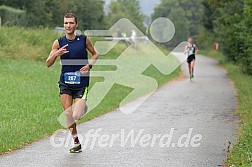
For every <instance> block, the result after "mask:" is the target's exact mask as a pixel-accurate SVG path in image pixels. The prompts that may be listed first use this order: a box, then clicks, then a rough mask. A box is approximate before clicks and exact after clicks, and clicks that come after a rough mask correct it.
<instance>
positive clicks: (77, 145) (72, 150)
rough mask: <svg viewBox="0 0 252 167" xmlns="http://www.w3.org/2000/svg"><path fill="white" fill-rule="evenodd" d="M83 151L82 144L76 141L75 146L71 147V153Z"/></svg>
mask: <svg viewBox="0 0 252 167" xmlns="http://www.w3.org/2000/svg"><path fill="white" fill-rule="evenodd" d="M80 152H82V151H81V144H80V143H75V144H74V147H73V148H71V149H70V153H80Z"/></svg>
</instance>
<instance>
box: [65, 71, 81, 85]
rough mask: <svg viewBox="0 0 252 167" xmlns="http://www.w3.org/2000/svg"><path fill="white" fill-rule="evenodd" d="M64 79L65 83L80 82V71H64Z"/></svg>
mask: <svg viewBox="0 0 252 167" xmlns="http://www.w3.org/2000/svg"><path fill="white" fill-rule="evenodd" d="M64 81H65V83H66V84H80V73H79V72H68V73H65V74H64Z"/></svg>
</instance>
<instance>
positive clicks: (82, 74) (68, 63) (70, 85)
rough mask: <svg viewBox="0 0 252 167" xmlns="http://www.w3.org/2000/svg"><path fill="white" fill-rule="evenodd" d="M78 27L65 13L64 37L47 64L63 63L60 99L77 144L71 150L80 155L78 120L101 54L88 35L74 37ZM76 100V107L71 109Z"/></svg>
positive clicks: (73, 16)
mask: <svg viewBox="0 0 252 167" xmlns="http://www.w3.org/2000/svg"><path fill="white" fill-rule="evenodd" d="M77 26H78V22H77V17H76V15H75V14H73V13H66V14H65V16H64V29H65V36H62V37H60V38H59V39H57V40H55V41H54V43H53V45H52V50H51V52H50V54H49V56H48V58H47V60H46V65H47V67H51V66H52V65H53V64H54V62H55V60H56V59H57V57H60V59H61V63H62V69H61V75H60V81H59V89H60V99H61V103H62V106H63V108H64V110H65V116H66V124H67V126H68V129H69V130H70V131H71V133H72V136H73V140H74V147H73V148H71V149H70V152H71V153H77V152H81V144H80V142H79V139H78V135H77V129H76V123H75V120H79V119H80V118H81V116H83V115H84V113H85V111H84V110H85V109H86V100H87V92H88V86H89V70H90V69H91V68H92V65H93V64H94V63H95V62H96V60H97V59H98V54H97V53H96V51H95V49H94V47H93V45H92V43H91V41H90V39H89V38H87V37H86V36H85V35H76V34H75V30H76V28H77ZM86 49H87V50H88V51H89V52H90V53H91V54H92V58H91V60H90V62H88V53H87V50H86ZM73 61H74V62H73ZM76 62H77V63H76ZM80 64H81V65H80ZM73 100H74V104H75V105H74V108H73V109H72V104H73ZM77 102H78V103H77Z"/></svg>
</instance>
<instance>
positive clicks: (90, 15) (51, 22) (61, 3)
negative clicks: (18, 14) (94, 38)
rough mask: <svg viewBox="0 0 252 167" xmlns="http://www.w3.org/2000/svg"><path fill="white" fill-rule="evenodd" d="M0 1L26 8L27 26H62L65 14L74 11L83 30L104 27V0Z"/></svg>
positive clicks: (25, 22)
mask: <svg viewBox="0 0 252 167" xmlns="http://www.w3.org/2000/svg"><path fill="white" fill-rule="evenodd" d="M0 3H1V4H3V5H8V6H11V7H14V8H18V9H22V10H25V11H26V15H25V18H26V19H25V21H24V22H23V25H24V26H27V27H55V26H62V25H63V21H62V20H63V16H64V14H65V13H66V12H74V13H76V15H77V16H78V20H79V28H80V29H81V30H85V29H97V28H99V29H100V28H103V27H102V26H101V25H103V16H104V12H103V5H104V1H103V0H95V1H92V0H73V1H69V0H23V1H19V0H0Z"/></svg>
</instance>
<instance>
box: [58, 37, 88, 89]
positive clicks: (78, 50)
mask: <svg viewBox="0 0 252 167" xmlns="http://www.w3.org/2000/svg"><path fill="white" fill-rule="evenodd" d="M86 38H87V37H86V36H85V35H76V37H75V39H74V40H72V41H70V40H68V39H67V38H66V36H63V37H60V38H59V39H58V42H59V46H60V48H61V47H63V46H64V45H66V44H68V46H67V47H66V49H67V50H68V51H69V52H68V53H66V54H64V55H62V56H60V59H61V63H62V68H61V74H60V82H62V83H65V79H64V74H65V73H69V72H79V71H80V69H81V68H82V67H83V66H85V65H86V64H88V53H87V50H86ZM65 84H67V85H68V86H70V87H76V88H79V87H86V86H89V72H88V73H87V74H85V76H81V77H80V83H79V84H68V83H65Z"/></svg>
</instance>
